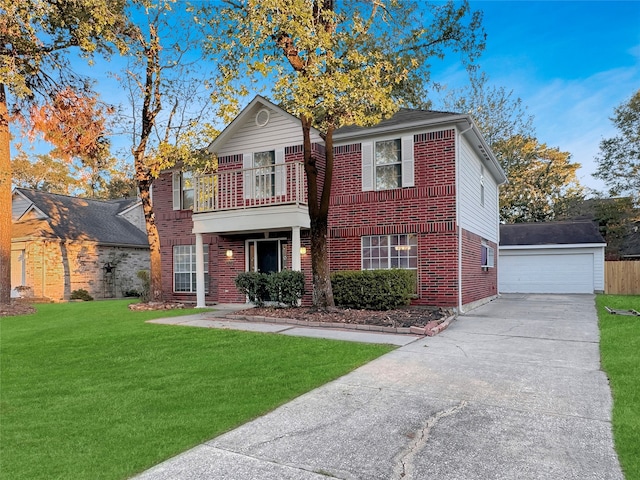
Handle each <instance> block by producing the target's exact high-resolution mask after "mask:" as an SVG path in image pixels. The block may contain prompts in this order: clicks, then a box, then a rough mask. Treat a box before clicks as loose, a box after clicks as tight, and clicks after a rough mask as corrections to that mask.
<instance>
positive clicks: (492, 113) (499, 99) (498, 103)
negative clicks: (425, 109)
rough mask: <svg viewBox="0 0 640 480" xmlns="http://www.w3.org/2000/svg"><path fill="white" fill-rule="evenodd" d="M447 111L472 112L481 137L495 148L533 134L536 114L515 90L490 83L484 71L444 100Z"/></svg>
mask: <svg viewBox="0 0 640 480" xmlns="http://www.w3.org/2000/svg"><path fill="white" fill-rule="evenodd" d="M442 103H443V106H444V109H445V110H450V111H452V112H460V113H466V114H468V115H471V117H472V118H473V120H474V122H475V123H476V125H478V128H479V129H480V131H481V132H482V136H483V137H484V139H485V140H486V141H487V143H488V144H489V146H490V147H491V148H492V149H494V153H496V154H498V155H499V153H500V152H496V151H495V148H496V145H497V144H498V143H499V142H504V141H506V140H508V139H510V138H512V137H515V136H516V135H520V136H523V137H534V136H535V130H534V128H533V116H531V115H529V114H528V113H527V108H526V106H524V105H523V103H522V99H521V98H519V97H515V96H514V93H513V90H507V89H506V88H505V87H496V86H491V85H489V79H488V77H487V76H486V74H484V73H480V74H479V75H474V76H473V77H472V78H471V82H470V84H469V85H468V86H467V87H465V88H461V89H457V90H452V91H451V92H449V93H448V94H447V95H446V96H445V97H444V98H443V100H442Z"/></svg>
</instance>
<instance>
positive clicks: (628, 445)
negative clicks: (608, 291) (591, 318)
mask: <svg viewBox="0 0 640 480" xmlns="http://www.w3.org/2000/svg"><path fill="white" fill-rule="evenodd" d="M596 305H597V308H598V317H599V319H600V357H601V361H602V368H603V369H604V371H605V372H606V373H607V375H608V377H609V382H610V384H611V391H612V394H613V437H614V441H615V445H616V451H617V452H618V457H619V458H620V463H621V465H622V469H623V470H624V473H625V477H626V479H627V480H640V317H633V316H623V315H612V314H610V313H608V312H607V311H606V310H605V308H604V307H605V306H607V307H610V308H614V309H619V310H629V309H634V310H636V311H640V296H638V295H633V296H631V295H627V296H625V295H598V296H597V298H596Z"/></svg>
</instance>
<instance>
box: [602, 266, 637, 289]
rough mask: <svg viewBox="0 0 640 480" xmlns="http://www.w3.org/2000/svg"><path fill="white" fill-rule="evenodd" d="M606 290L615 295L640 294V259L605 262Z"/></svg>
mask: <svg viewBox="0 0 640 480" xmlns="http://www.w3.org/2000/svg"><path fill="white" fill-rule="evenodd" d="M604 291H605V293H610V294H613V295H640V261H638V262H604Z"/></svg>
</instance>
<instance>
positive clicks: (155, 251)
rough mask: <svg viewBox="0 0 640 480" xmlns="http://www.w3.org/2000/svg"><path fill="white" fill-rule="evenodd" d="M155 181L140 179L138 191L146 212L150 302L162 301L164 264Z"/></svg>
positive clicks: (143, 209)
mask: <svg viewBox="0 0 640 480" xmlns="http://www.w3.org/2000/svg"><path fill="white" fill-rule="evenodd" d="M152 181H153V179H152V178H147V179H144V180H139V179H138V182H137V183H138V189H139V191H140V200H141V201H142V211H143V212H144V221H145V225H146V227H147V240H148V241H149V261H150V263H149V267H150V268H149V269H150V271H149V280H150V285H149V295H150V298H149V301H151V302H161V301H162V262H161V253H160V235H159V234H158V226H157V225H156V221H155V215H154V214H153V205H152V204H151V184H152Z"/></svg>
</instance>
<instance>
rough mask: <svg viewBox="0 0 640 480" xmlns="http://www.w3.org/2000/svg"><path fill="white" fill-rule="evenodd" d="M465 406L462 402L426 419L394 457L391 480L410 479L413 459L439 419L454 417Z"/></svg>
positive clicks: (463, 401) (425, 442)
mask: <svg viewBox="0 0 640 480" xmlns="http://www.w3.org/2000/svg"><path fill="white" fill-rule="evenodd" d="M466 405H467V401H466V400H462V401H461V402H460V403H459V404H458V405H455V406H453V407H450V408H447V409H445V410H442V411H440V412H437V413H436V414H434V415H432V416H431V417H429V418H428V419H427V421H426V422H425V423H424V425H423V426H422V428H420V429H419V430H418V431H417V432H416V433H415V435H414V437H413V441H412V442H411V443H410V444H409V445H408V446H407V447H406V448H405V449H404V450H403V451H402V452H400V454H399V455H398V456H397V457H396V463H395V466H394V468H393V475H392V477H391V478H392V480H401V479H408V478H411V476H412V472H413V467H414V465H413V463H414V459H415V457H416V455H418V454H419V453H420V452H421V451H422V450H423V449H424V447H425V446H426V445H427V442H428V441H429V436H430V433H431V429H432V428H433V427H434V426H435V425H436V424H437V423H438V422H439V421H440V419H441V418H445V417H449V416H451V415H455V414H456V413H458V412H459V411H460V410H462V409H463V408H464V407H466Z"/></svg>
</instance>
